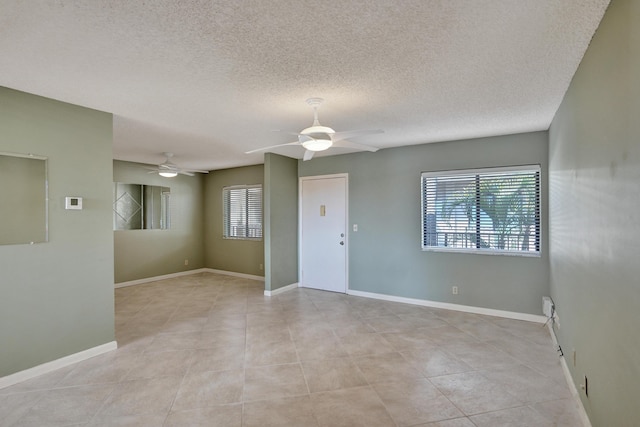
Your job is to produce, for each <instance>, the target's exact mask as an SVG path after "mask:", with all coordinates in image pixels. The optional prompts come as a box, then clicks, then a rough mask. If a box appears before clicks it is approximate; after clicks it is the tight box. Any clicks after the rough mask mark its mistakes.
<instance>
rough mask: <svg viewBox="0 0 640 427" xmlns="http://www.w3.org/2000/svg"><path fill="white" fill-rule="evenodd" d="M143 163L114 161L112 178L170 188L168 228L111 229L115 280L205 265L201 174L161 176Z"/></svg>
mask: <svg viewBox="0 0 640 427" xmlns="http://www.w3.org/2000/svg"><path fill="white" fill-rule="evenodd" d="M143 166H144V165H141V164H138V163H131V162H123V161H117V160H116V161H114V162H113V181H114V182H124V183H129V184H145V185H157V186H163V187H169V188H170V189H171V198H170V209H171V228H170V229H169V230H119V231H114V232H113V233H114V260H115V282H116V283H122V282H127V281H131V280H137V279H143V278H147V277H155V276H161V275H164V274H171V273H177V272H181V271H188V270H194V269H197V268H202V267H205V264H204V232H203V231H204V227H203V211H204V202H203V197H202V195H203V191H204V178H203V176H202V175H201V174H196V175H195V176H193V177H191V176H185V175H178V176H176V177H174V178H164V177H161V176H159V175H158V174H150V173H147V172H148V170H146V169H144V167H143ZM110 212H112V211H111V209H110ZM111 218H112V217H111ZM185 260H188V261H189V265H185Z"/></svg>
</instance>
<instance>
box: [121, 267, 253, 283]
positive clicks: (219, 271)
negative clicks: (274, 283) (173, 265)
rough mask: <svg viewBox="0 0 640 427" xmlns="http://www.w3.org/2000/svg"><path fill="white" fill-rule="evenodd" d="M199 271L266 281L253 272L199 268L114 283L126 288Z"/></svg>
mask: <svg viewBox="0 0 640 427" xmlns="http://www.w3.org/2000/svg"><path fill="white" fill-rule="evenodd" d="M198 273H216V274H224V275H225V276H235V277H242V278H243V279H251V280H258V281H262V282H264V277H262V276H254V275H252V274H244V273H236V272H233V271H225V270H215V269H213V268H197V269H195V270H187V271H180V272H178V273H171V274H163V275H161V276H154V277H145V278H144V279H138V280H130V281H128V282H120V283H116V284H115V285H114V287H116V288H124V287H125V286H134V285H141V284H143V283H150V282H157V281H158V280H165V279H173V278H174V277H181V276H190V275H192V274H198Z"/></svg>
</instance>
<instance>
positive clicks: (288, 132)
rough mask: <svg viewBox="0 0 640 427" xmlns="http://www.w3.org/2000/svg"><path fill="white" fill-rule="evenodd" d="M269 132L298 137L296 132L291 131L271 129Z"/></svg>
mask: <svg viewBox="0 0 640 427" xmlns="http://www.w3.org/2000/svg"><path fill="white" fill-rule="evenodd" d="M271 132H280V133H286V134H288V135H293V136H298V132H294V131H291V130H282V129H271Z"/></svg>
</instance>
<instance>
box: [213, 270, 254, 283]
mask: <svg viewBox="0 0 640 427" xmlns="http://www.w3.org/2000/svg"><path fill="white" fill-rule="evenodd" d="M202 270H203V271H204V272H207V273H216V274H224V275H225V276H234V277H241V278H243V279H250V280H257V281H259V282H264V276H255V275H253V274H245V273H236V272H235V271H226V270H216V269H213V268H203V269H202Z"/></svg>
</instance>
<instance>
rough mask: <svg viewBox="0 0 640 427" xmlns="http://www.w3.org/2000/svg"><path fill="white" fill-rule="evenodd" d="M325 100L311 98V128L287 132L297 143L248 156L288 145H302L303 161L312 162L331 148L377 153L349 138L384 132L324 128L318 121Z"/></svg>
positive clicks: (263, 149) (259, 149) (309, 101)
mask: <svg viewBox="0 0 640 427" xmlns="http://www.w3.org/2000/svg"><path fill="white" fill-rule="evenodd" d="M323 101H324V100H323V99H322V98H309V99H307V104H309V105H310V106H311V108H313V124H312V125H311V127H308V128H306V129H303V130H302V131H300V133H296V132H287V133H290V134H292V135H296V136H297V137H298V140H297V141H294V142H289V143H287V144H278V145H272V146H270V147H264V148H258V149H255V150H251V151H247V152H246V154H251V153H256V152H258V151H268V150H271V149H272V148H276V147H284V146H288V145H301V146H302V147H304V148H305V150H306V151H305V152H304V157H303V158H302V159H303V160H311V158H312V157H313V154H314V153H315V152H316V151H324V150H327V149H329V148H331V147H342V148H353V149H356V150H363V151H371V152H376V151H378V148H375V147H371V146H369V145H364V144H358V143H356V142H352V141H348V140H347V138H353V137H357V136H362V135H372V134H376V133H383V132H384V131H383V130H380V129H376V130H352V131H345V132H336V131H334V130H333V129H331V128H330V127H327V126H322V125H321V124H320V121H319V120H318V108H319V107H320V104H322V102H323Z"/></svg>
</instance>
